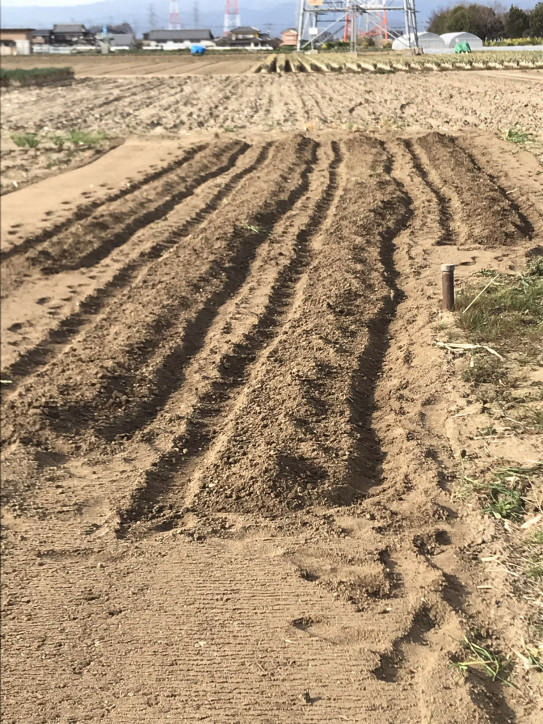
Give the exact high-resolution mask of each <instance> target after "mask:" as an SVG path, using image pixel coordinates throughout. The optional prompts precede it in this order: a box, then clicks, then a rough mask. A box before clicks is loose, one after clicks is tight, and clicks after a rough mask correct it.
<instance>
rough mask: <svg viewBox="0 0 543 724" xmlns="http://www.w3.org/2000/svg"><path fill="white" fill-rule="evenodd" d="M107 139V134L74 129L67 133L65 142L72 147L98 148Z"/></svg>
mask: <svg viewBox="0 0 543 724" xmlns="http://www.w3.org/2000/svg"><path fill="white" fill-rule="evenodd" d="M107 138H108V136H107V133H104V132H103V131H82V130H81V129H79V128H74V129H72V130H71V131H70V132H69V133H68V135H67V137H66V140H67V141H69V142H70V143H73V145H74V146H99V145H100V144H101V143H103V142H104V141H106V140H107Z"/></svg>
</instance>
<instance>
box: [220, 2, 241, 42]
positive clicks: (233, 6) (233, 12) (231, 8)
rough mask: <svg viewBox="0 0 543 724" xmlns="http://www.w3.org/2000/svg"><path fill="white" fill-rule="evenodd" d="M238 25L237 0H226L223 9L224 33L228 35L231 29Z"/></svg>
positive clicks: (239, 22)
mask: <svg viewBox="0 0 543 724" xmlns="http://www.w3.org/2000/svg"><path fill="white" fill-rule="evenodd" d="M240 25H241V20H240V15H239V0H226V7H225V10H224V35H225V36H226V35H228V33H229V32H230V31H231V30H234V28H239V26H240Z"/></svg>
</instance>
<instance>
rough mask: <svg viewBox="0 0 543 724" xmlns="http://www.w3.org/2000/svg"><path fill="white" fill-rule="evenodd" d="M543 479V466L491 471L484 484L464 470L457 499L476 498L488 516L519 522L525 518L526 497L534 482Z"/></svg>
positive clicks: (502, 468)
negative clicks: (542, 477)
mask: <svg viewBox="0 0 543 724" xmlns="http://www.w3.org/2000/svg"><path fill="white" fill-rule="evenodd" d="M542 475H543V463H536V464H535V465H532V466H530V467H521V466H506V467H501V468H498V469H497V470H493V471H490V472H489V473H488V474H487V475H486V477H485V478H484V479H483V480H477V479H475V478H470V477H468V476H467V475H466V474H465V471H464V470H463V471H462V480H461V485H460V489H459V492H458V497H461V498H466V497H471V496H473V495H475V496H477V498H478V499H479V500H480V502H481V504H482V505H483V513H485V514H486V515H491V516H492V517H494V518H499V519H504V520H513V521H518V520H521V519H522V518H523V517H524V515H525V512H526V503H527V496H528V494H529V491H530V490H531V488H532V485H533V482H534V481H535V479H536V478H539V477H541V476H542Z"/></svg>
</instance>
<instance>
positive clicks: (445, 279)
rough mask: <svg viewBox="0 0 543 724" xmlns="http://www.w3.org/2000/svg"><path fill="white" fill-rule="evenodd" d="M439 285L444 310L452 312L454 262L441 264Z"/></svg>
mask: <svg viewBox="0 0 543 724" xmlns="http://www.w3.org/2000/svg"><path fill="white" fill-rule="evenodd" d="M441 287H442V289H443V305H442V309H443V311H444V312H452V311H453V309H454V264H442V265H441Z"/></svg>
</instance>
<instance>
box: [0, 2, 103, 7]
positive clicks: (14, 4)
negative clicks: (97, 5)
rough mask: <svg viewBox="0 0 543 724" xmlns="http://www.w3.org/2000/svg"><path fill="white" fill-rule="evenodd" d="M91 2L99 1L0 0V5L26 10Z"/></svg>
mask: <svg viewBox="0 0 543 724" xmlns="http://www.w3.org/2000/svg"><path fill="white" fill-rule="evenodd" d="M91 2H100V0H1V2H0V5H1V6H2V7H6V8H25V7H26V8H28V7H32V5H34V6H36V5H37V6H39V5H41V6H43V7H52V6H53V5H56V6H57V7H60V6H62V5H88V4H89V3H91Z"/></svg>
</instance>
